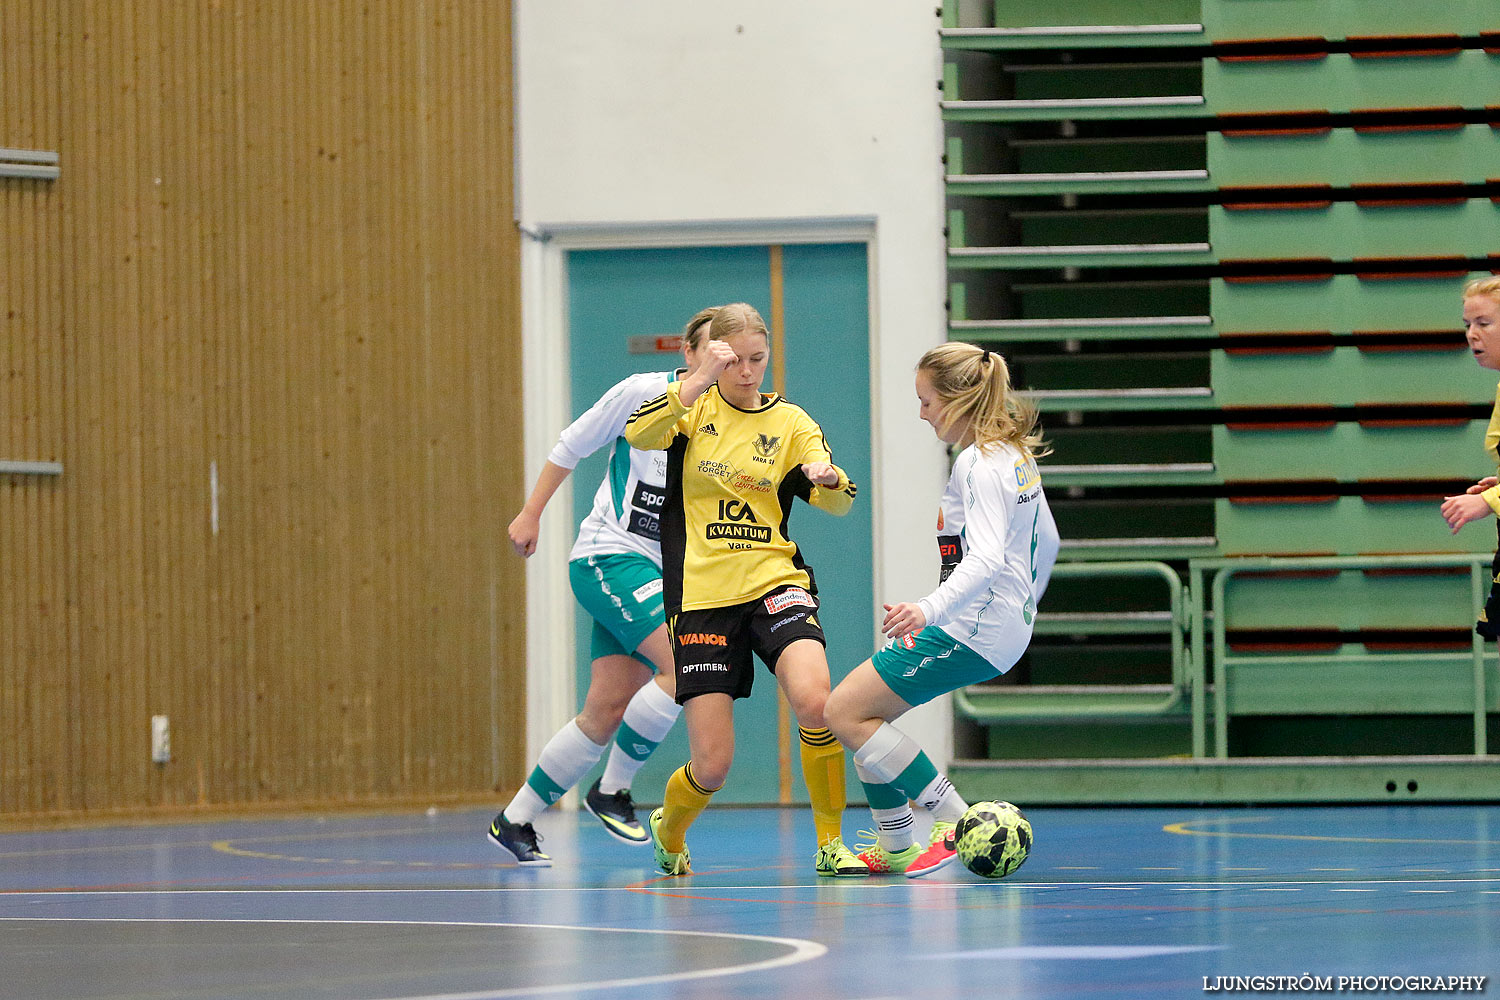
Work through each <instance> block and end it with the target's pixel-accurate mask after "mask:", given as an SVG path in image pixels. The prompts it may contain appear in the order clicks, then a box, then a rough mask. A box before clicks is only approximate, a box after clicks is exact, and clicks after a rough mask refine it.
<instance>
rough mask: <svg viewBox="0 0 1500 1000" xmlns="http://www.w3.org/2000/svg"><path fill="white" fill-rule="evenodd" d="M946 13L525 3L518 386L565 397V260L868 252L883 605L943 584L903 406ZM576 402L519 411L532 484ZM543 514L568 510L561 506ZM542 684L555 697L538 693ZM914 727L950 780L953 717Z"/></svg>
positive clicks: (855, 3) (551, 710)
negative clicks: (590, 249)
mask: <svg viewBox="0 0 1500 1000" xmlns="http://www.w3.org/2000/svg"><path fill="white" fill-rule="evenodd" d="M935 6H936V5H935V3H913V2H908V0H874V2H872V0H739V2H733V0H633V2H628V3H622V2H620V0H516V2H515V10H516V43H515V44H516V64H517V91H518V93H517V108H518V110H517V123H516V124H517V145H518V159H519V162H518V165H517V175H518V186H519V189H518V192H517V196H518V206H519V207H518V211H519V215H520V219H519V222H520V224H521V226H522V227H523V231H524V232H526V233H528V234H529V235H531V236H532V237H533V238H532V239H530V240H528V241H527V246H526V249H525V253H524V256H523V262H522V280H523V289H524V290H523V299H524V301H525V309H526V316H525V318H524V328H525V350H526V356H525V365H526V383H527V385H529V386H555V385H566V384H567V379H566V375H565V367H564V366H565V365H566V345H565V343H563V336H564V328H563V323H562V316H563V314H564V310H565V308H566V303H565V301H564V296H565V283H564V280H563V276H562V274H561V267H562V255H563V252H564V251H565V250H566V249H567V248H568V247H570V246H583V245H604V244H607V245H623V246H628V245H645V244H647V243H651V242H667V243H672V242H680V243H685V244H690V243H697V242H775V241H777V240H778V239H781V238H786V239H787V241H792V240H798V239H817V238H820V236H826V235H829V234H832V235H838V234H840V233H850V234H854V238H864V236H862V235H860V234H864V235H865V236H868V238H869V239H870V250H871V253H870V258H871V315H872V321H873V322H872V334H871V336H872V339H873V342H872V344H871V352H870V353H871V362H872V369H873V371H872V375H871V377H872V387H871V388H872V402H873V404H874V405H873V407H872V409H873V411H874V415H873V420H874V424H875V426H874V427H873V428H872V437H871V440H872V441H873V443H874V450H875V452H876V456H875V471H874V478H875V482H873V483H872V484H870V488H869V489H867V490H862V491H861V500H862V501H863V500H865V499H866V498H868V499H869V501H870V502H872V503H873V504H874V512H873V513H874V526H875V534H876V538H875V576H876V579H875V588H874V593H872V595H871V597H872V600H876V599H884V600H892V599H902V600H907V599H915V598H916V597H918V596H921V594H923V593H926V591H927V589H930V588H931V587H932V586H935V585H936V582H937V565H936V563H937V560H936V556H935V550H934V542H933V524H934V521H935V517H936V506H937V498H938V494H939V492H940V490H941V487H942V481H943V477H944V475H945V470H946V460H945V458H944V456H943V453H942V450H941V446H940V445H939V444H938V443H937V442H936V440H935V439H934V437H933V435H932V432H931V431H930V430H929V429H928V428H927V426H926V425H925V424H922V423H919V422H918V421H917V419H916V401H915V396H914V394H913V391H912V368H913V366H914V364H915V363H916V360H917V358H918V357H919V356H920V355H921V353H922V352H923V351H924V350H926V349H927V348H928V347H930V346H932V345H933V344H936V343H940V342H941V341H942V340H943V338H944V313H943V297H944V291H945V290H944V265H943V247H944V241H943V236H942V225H943V190H942V168H941V163H940V156H941V154H942V124H941V121H940V119H939V116H938V103H937V102H938V98H939V93H938V90H937V81H938V80H939V78H940V77H941V64H942V58H941V51H940V49H939V47H938V39H937V29H938V26H939V22H938V18H937V17H936V16H935V14H934V8H935ZM565 404H566V401H565V400H560V399H558V398H555V397H548V396H546V395H545V394H543V393H540V392H533V393H531V394H530V395H529V396H528V399H527V428H526V439H527V455H526V463H527V476H528V482H531V481H534V478H535V475H536V471H537V469H538V468H539V467H540V464H541V462H542V460H543V459H544V458H545V455H546V452H547V449H548V448H550V446H551V444H552V441H553V440H554V439H555V436H556V434H557V432H558V431H559V430H560V429H561V428H562V426H563V425H564V423H565V422H566V420H567V419H568V414H567V413H566V405H565ZM553 505H554V506H555V508H556V509H557V510H562V511H567V510H570V509H571V507H570V505H569V501H568V498H567V496H566V495H559V496H558V498H557V499H556V500H554V501H553ZM549 513H550V512H549ZM572 528H573V526H572V525H570V524H567V523H566V519H565V518H560V517H555V516H554V517H549V518H548V519H547V520H546V523H545V528H544V539H543V543H542V547H541V548H540V550H539V551H538V554H537V555H536V556H534V557H533V558H532V560H531V565H530V567H529V573H530V576H529V579H528V584H529V592H530V595H531V597H530V611H529V618H530V625H531V627H530V628H529V630H528V633H529V635H530V640H529V642H530V646H529V649H528V655H529V656H530V661H529V662H530V663H531V672H530V673H531V677H532V679H533V686H532V690H531V692H529V695H528V697H529V711H528V718H529V719H530V720H531V722H530V726H531V731H530V733H529V740H528V742H529V743H530V746H531V752H532V756H533V758H534V756H535V753H536V752H537V750H538V749H539V748H540V746H541V744H542V742H543V741H545V740H546V739H547V738H548V737H549V736H550V735H551V734H552V732H553V731H554V730H555V729H556V728H557V726H558V725H560V724H561V723H562V722H563V721H565V720H566V719H567V718H568V717H569V716H570V715H571V714H572V713H573V711H574V710H575V708H576V706H575V704H574V694H573V691H572V685H571V677H572V671H571V670H570V669H567V665H568V664H571V663H572V649H571V635H572V633H571V629H565V628H559V627H558V625H557V623H558V622H560V621H568V620H569V619H568V618H567V617H560V616H567V615H571V613H572V609H571V598H570V596H569V595H568V592H567V583H566V571H565V564H566V555H567V547H568V543H569V541H570V539H571V531H572ZM888 584H889V585H888ZM879 618H880V615H878V614H877V615H876V621H877V622H878V621H879ZM560 633H566V634H560ZM548 665H553V666H554V667H555V669H552V670H550V671H549V670H548V669H547V667H548ZM549 676H551V677H552V678H555V680H556V683H550V684H537V683H535V682H536V681H538V680H544V681H545V680H547V678H548V677H549ZM903 728H905V729H907V730H908V731H909V732H911V734H912V735H913V736H914V737H916V738H917V739H918V741H919V742H921V743H922V744H923V745H924V746H925V747H926V748H927V750H928V752H929V754H931V755H932V756H933V758H934V761H935V762H936V763H937V764H938V766H939V767H942V766H944V764H945V761H946V759H947V757H948V756H949V747H950V745H951V726H950V717H949V713H948V707H947V704H946V700H945V701H944V703H942V704H937V705H933V706H929V707H927V708H924V709H922V710H919V711H918V712H915V713H912V715H911V716H908V721H906V722H904V723H903Z"/></svg>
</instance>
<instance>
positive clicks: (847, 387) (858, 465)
mask: <svg viewBox="0 0 1500 1000" xmlns="http://www.w3.org/2000/svg"><path fill="white" fill-rule="evenodd" d="M780 256H781V265H780V268H779V269H773V266H772V257H773V255H772V251H771V248H769V247H765V246H753V247H682V248H666V249H649V250H575V251H571V252H570V253H569V254H568V322H569V330H570V346H569V358H570V362H571V375H572V377H571V385H570V391H571V407H570V412H571V413H572V414H573V415H574V416H576V415H577V414H579V413H582V412H583V411H584V410H585V409H587V408H588V407H589V406H590V405H592V404H593V402H594V401H595V400H596V399H598V398H599V397H600V396H601V395H602V394H603V393H604V391H605V390H606V389H608V388H609V387H610V386H612V385H614V384H615V383H616V382H618V381H619V380H620V379H621V378H624V377H625V376H626V375H628V374H630V373H632V372H641V371H665V370H667V369H669V368H673V367H676V366H677V365H678V364H679V363H680V361H681V355H679V354H675V353H673V354H632V353H631V352H630V346H631V343H632V340H631V338H636V340H635V343H637V345H639V344H640V343H641V342H642V338H643V336H644V337H646V338H649V337H650V336H652V335H667V334H675V333H677V332H679V331H680V330H681V329H682V325H683V323H685V322H686V321H687V320H688V318H689V317H691V316H692V315H693V314H694V313H695V312H697V311H698V310H699V309H701V308H703V307H704V306H707V305H714V304H718V303H723V302H736V301H740V302H748V303H750V304H751V305H753V306H754V307H755V308H756V309H758V310H760V313H761V315H762V316H764V317H765V318H766V321H767V323H768V324H770V323H772V322H773V319H772V310H771V303H772V294H773V285H776V286H779V291H780V293H781V296H782V310H783V312H782V314H783V317H784V326H785V332H784V340H785V343H784V344H773V345H772V350H773V352H774V351H777V350H781V351H784V357H783V358H782V367H783V369H784V373H785V374H784V378H785V383H786V384H785V390H784V391H785V394H786V397H787V398H788V399H789V400H791V401H792V402H794V403H796V404H798V405H799V406H801V407H802V408H803V409H805V410H807V411H808V413H810V414H811V415H812V416H813V418H814V419H815V420H817V421H818V422H819V423H820V424H821V425H822V427H823V431H824V433H825V434H826V435H827V438H828V443H829V446H830V447H831V448H832V449H833V457H834V461H835V462H837V463H838V464H839V465H841V466H842V467H843V468H844V469H845V470H846V471H847V472H848V473H849V475H850V477H851V478H853V479H854V481H855V482H856V483H858V484H859V485H860V487H861V489H860V496H859V499H858V500H857V501H856V503H855V506H854V509H853V510H852V511H850V513H849V514H848V515H846V516H845V517H842V518H833V517H829V516H827V515H825V514H823V513H822V512H820V511H816V510H814V509H812V508H811V507H808V506H806V505H803V504H798V505H797V508H796V509H795V510H794V511H793V514H792V519H791V534H792V537H793V538H794V539H796V541H797V544H798V545H799V546H800V547H801V548H802V550H803V552H804V554H805V557H806V558H807V561H808V562H809V563H810V564H811V565H812V567H813V570H814V573H815V574H816V578H817V583H818V591H819V596H820V598H821V599H822V604H823V610H822V613H821V615H820V617H821V620H822V623H823V628H824V631H825V633H826V635H827V637H828V660H829V666H830V668H831V671H832V674H833V678H834V683H835V684H837V683H838V679H839V678H841V677H843V676H844V675H845V674H847V673H848V672H849V671H850V670H851V669H852V668H853V667H854V666H856V665H858V664H859V663H860V662H861V661H862V660H864V659H865V658H867V657H868V656H869V655H870V654H871V652H872V651H873V637H874V634H875V618H874V597H873V585H872V582H871V580H872V559H873V556H872V552H873V547H872V533H871V519H870V493H869V483H870V395H869V368H870V365H869V337H870V324H869V288H868V279H867V262H866V250H865V246H864V244H862V243H839V244H818V245H801V246H786V247H783V248H781V251H780ZM766 388H767V389H768V390H769V389H772V388H774V387H773V386H772V385H771V376H770V375H769V374H768V376H767V382H766ZM604 472H605V454H604V452H603V451H601V452H600V453H598V454H596V455H594V456H592V457H590V458H589V459H587V460H585V461H584V462H582V463H580V464H579V466H578V469H577V470H575V472H574V483H573V507H574V510H573V525H574V526H575V528H576V525H577V523H578V522H579V521H580V520H582V518H583V516H584V514H586V513H587V512H588V509H589V505H590V504H591V502H592V500H593V495H594V491H595V490H596V489H597V488H598V485H599V482H600V480H601V478H602V477H603V476H604ZM560 625H562V627H566V625H565V624H563V623H560ZM573 627H574V630H575V637H576V641H577V649H578V660H577V663H576V664H574V669H575V671H576V676H577V680H578V690H579V697H580V700H581V698H582V692H583V691H584V690H585V689H586V686H587V684H588V680H589V634H590V630H591V622H590V621H589V619H588V618H587V616H586V615H583V614H582V613H581V612H579V613H576V614H575V615H574V621H573ZM534 668H542V669H545V667H544V665H540V664H538V665H534ZM795 739H796V730H795V726H793V728H792V730H791V733H790V738H789V740H788V742H787V744H786V749H787V751H788V758H789V760H790V768H789V771H790V775H791V779H792V788H793V791H792V795H793V799H794V800H795V801H803V802H805V801H806V792H805V791H804V789H803V786H802V777H801V768H800V764H799V761H798V756H797V749H796V744H795ZM735 744H736V747H735V763H734V769H733V771H732V772H731V774H730V777H729V783H728V785H727V786H726V787H725V789H724V791H723V792H721V793H720V794H719V795H718V796H717V797H716V799H715V801H721V802H734V803H774V802H777V801H779V799H780V794H781V792H780V789H781V782H782V776H781V767H780V763H779V762H780V758H781V753H780V752H779V751H780V750H781V749H782V746H781V745H780V743H779V741H778V721H777V692H776V684H775V680H774V678H772V677H771V675H770V674H769V673H767V672H765V671H764V670H761V671H760V672H759V673H758V674H757V676H756V681H755V693H754V695H753V696H752V697H750V698H749V699H746V700H744V701H740V702H738V703H737V704H736V706H735ZM687 759H688V745H687V734H686V731H685V728H684V727H683V726H682V724H681V723H679V724H678V726H677V727H676V728H674V729H673V731H672V733H671V735H669V736H668V737H667V739H666V741H665V742H664V743H663V744H662V745H661V747H660V748H658V750H657V751H656V753H655V754H654V755H653V757H652V759H651V760H650V761H648V762H647V763H646V766H645V767H644V768H642V769H641V773H640V776H639V777H638V778H637V779H636V783H635V795H636V798H637V799H638V800H639V801H641V802H645V803H652V802H660V801H661V795H662V790H663V788H664V787H665V785H666V779H667V777H668V776H669V775H670V774H671V773H672V771H673V770H674V769H676V768H677V767H678V766H680V765H681V764H682V763H683V762H684V761H686V760H687ZM592 781H593V776H590V777H589V778H587V779H586V780H585V781H584V783H583V784H582V786H581V787H585V788H586V787H587V786H588V784H589V783H591V782H592ZM849 788H850V793H851V798H853V799H854V800H856V801H858V800H860V799H861V797H862V793H861V792H860V790H859V787H858V785H857V784H856V783H855V782H854V781H853V772H852V770H851V772H850V783H849Z"/></svg>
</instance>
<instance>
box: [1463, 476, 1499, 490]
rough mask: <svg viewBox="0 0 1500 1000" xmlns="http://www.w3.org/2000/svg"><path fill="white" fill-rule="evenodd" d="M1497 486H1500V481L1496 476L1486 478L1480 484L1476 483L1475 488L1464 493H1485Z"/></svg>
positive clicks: (1471, 487)
mask: <svg viewBox="0 0 1500 1000" xmlns="http://www.w3.org/2000/svg"><path fill="white" fill-rule="evenodd" d="M1496 485H1500V479H1496V478H1495V477H1494V476H1485V477H1484V478H1483V479H1481V480H1480V481H1479V482H1477V483H1475V484H1474V485H1473V486H1470V487H1469V488H1468V489H1467V490H1465V491H1464V492H1466V493H1483V492H1484V491H1485V490H1487V489H1489V488H1490V487H1491V486H1496Z"/></svg>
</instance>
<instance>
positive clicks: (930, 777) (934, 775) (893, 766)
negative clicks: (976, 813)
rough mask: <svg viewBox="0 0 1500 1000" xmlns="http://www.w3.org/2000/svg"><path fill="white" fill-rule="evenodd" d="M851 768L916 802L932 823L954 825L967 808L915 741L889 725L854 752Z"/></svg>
mask: <svg viewBox="0 0 1500 1000" xmlns="http://www.w3.org/2000/svg"><path fill="white" fill-rule="evenodd" d="M854 764H855V766H856V767H862V768H864V769H865V771H867V772H868V773H869V774H870V775H872V776H873V777H874V778H876V780H878V781H881V782H883V783H885V784H887V785H891V786H892V787H894V788H895V789H896V791H897V792H900V793H901V794H902V795H904V796H905V797H906V798H908V799H910V800H912V801H914V802H920V803H921V804H922V805H923V806H924V807H925V808H926V809H928V810H930V811H931V812H932V818H933V819H935V820H942V821H944V822H948V823H956V822H958V820H959V818H960V817H962V816H963V814H964V810H965V809H967V808H968V806H967V805H966V804H965V803H964V800H963V798H962V797H961V796H960V795H959V794H958V792H957V791H956V790H955V789H954V787H953V784H952V783H951V782H950V781H949V780H948V779H947V778H946V777H944V776H943V775H942V774H939V773H938V769H937V768H936V767H934V766H933V763H932V761H931V760H930V759H929V758H928V756H927V755H926V754H925V753H923V752H922V748H921V747H919V746H917V743H916V741H915V740H913V739H912V738H911V737H910V736H907V735H906V734H905V733H903V732H902V731H901V730H899V729H897V728H896V727H895V726H893V725H891V724H890V723H889V722H882V723H881V724H880V728H879V729H877V730H875V734H874V735H873V736H871V737H870V738H869V739H868V740H866V741H865V745H864V746H862V747H860V748H859V749H858V750H856V751H855V752H854Z"/></svg>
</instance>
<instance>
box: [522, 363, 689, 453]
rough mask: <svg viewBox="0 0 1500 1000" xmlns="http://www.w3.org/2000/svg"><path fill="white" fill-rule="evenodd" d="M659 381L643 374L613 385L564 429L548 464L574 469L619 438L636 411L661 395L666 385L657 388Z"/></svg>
mask: <svg viewBox="0 0 1500 1000" xmlns="http://www.w3.org/2000/svg"><path fill="white" fill-rule="evenodd" d="M660 377H661V376H659V375H656V374H654V373H651V372H644V373H641V374H637V375H631V376H630V377H628V378H625V379H622V380H621V381H619V382H617V383H615V385H614V386H613V387H612V388H611V389H610V390H609V391H608V392H606V393H605V394H604V395H603V396H600V397H599V400H598V402H596V403H594V405H593V406H591V407H589V408H588V410H586V411H585V412H584V414H583V415H582V416H580V417H579V418H578V419H577V420H575V421H573V422H572V423H571V424H569V425H568V426H567V427H566V428H564V429H563V432H562V435H561V436H560V437H559V438H558V439H557V444H555V445H553V446H552V452H551V454H549V455H548V456H547V461H549V462H551V463H552V464H553V465H559V466H562V467H563V468H564V469H573V468H577V466H578V463H579V462H581V461H583V460H584V459H585V458H587V457H589V456H590V455H592V454H593V453H594V452H596V451H598V450H599V449H600V448H603V447H604V446H605V445H607V444H609V443H610V442H611V441H613V440H614V439H615V438H617V437H619V436H620V435H621V434H623V433H624V432H625V421H626V420H627V419H629V417H630V415H631V414H632V413H634V412H635V409H636V407H638V406H640V405H641V404H642V403H644V402H645V401H646V400H648V399H650V398H651V397H652V396H656V395H660V393H661V388H662V386H664V385H665V382H663V383H662V384H661V385H658V384H657V382H656V380H657V379H659V378H660Z"/></svg>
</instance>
